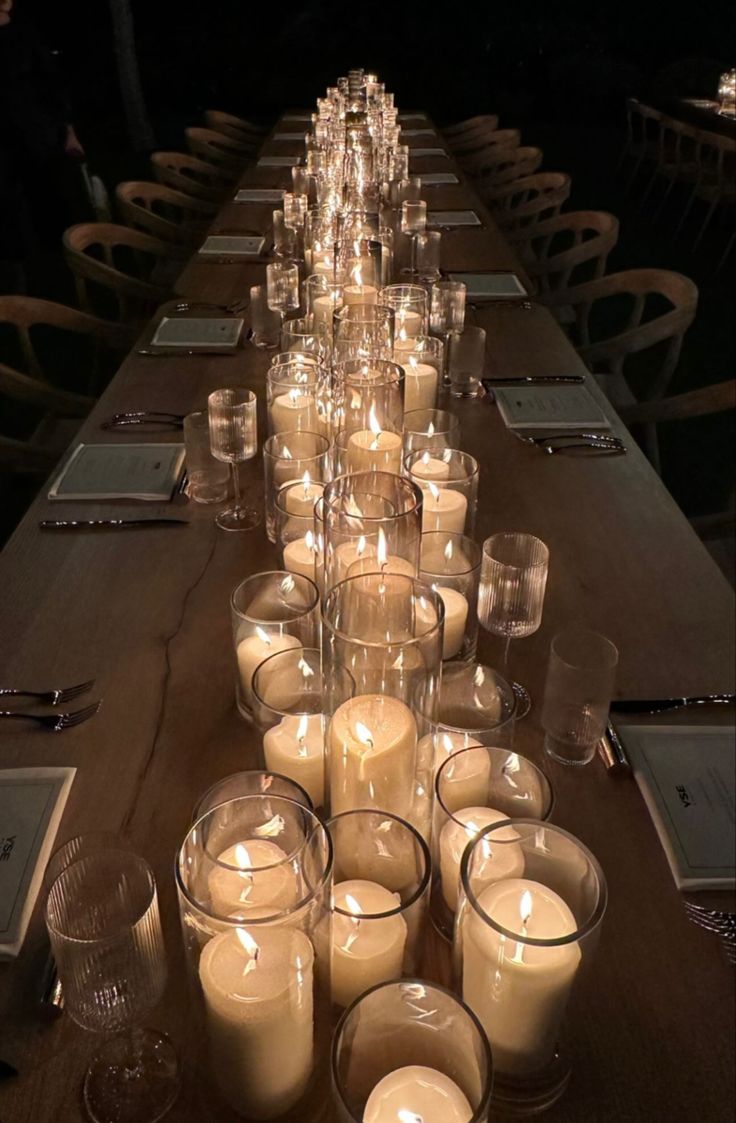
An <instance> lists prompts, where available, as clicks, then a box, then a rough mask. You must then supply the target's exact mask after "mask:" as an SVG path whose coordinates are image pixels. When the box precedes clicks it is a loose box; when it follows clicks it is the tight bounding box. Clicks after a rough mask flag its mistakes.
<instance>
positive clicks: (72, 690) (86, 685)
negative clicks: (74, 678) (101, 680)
mask: <svg viewBox="0 0 736 1123" xmlns="http://www.w3.org/2000/svg"><path fill="white" fill-rule="evenodd" d="M94 684H95V680H94V679H93V678H91V679H88V681H87V682H79V683H77V685H76V686H64V687H62V688H61V690H16V689H14V688H13V687H10V686H0V696H5V697H13V698H21V697H22V698H38V700H39V702H48V704H49V705H50V706H58V705H59V703H60V702H71V700H72V698H78V697H79V695H80V694H86V693H87V691H88V690H91V689H92V687H93V686H94Z"/></svg>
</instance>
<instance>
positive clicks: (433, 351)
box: [394, 335, 444, 413]
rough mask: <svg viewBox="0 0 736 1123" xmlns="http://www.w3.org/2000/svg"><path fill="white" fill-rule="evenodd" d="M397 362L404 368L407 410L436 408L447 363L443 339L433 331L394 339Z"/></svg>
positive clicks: (408, 411)
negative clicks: (436, 337)
mask: <svg viewBox="0 0 736 1123" xmlns="http://www.w3.org/2000/svg"><path fill="white" fill-rule="evenodd" d="M394 362H397V363H399V364H400V365H401V366H402V367H403V368H404V376H405V390H404V409H405V411H406V412H407V413H410V412H413V411H414V410H423V409H434V408H435V406H436V405H437V393H438V390H439V387H440V385H441V383H442V370H443V366H444V348H443V345H442V340H440V339H434V338H433V337H432V336H430V335H417V336H414V337H413V338H411V339H404V340H398V339H397V340H394Z"/></svg>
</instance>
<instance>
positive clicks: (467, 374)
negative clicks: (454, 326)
mask: <svg viewBox="0 0 736 1123" xmlns="http://www.w3.org/2000/svg"><path fill="white" fill-rule="evenodd" d="M485 362H486V332H485V328H477V327H464V328H463V329H462V331H460V332H454V333H453V334H452V335H451V336H450V340H449V346H448V354H447V369H448V373H449V378H450V393H451V394H452V396H453V398H482V397H483V396H484V395H485V390H484V389H483V382H482V379H483V372H484V370H485Z"/></svg>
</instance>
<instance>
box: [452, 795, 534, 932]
mask: <svg viewBox="0 0 736 1123" xmlns="http://www.w3.org/2000/svg"><path fill="white" fill-rule="evenodd" d="M503 819H508V815H504V814H502V812H500V811H494V810H493V809H492V808H490V807H466V808H465V810H463V811H456V812H455V815H454V818H453V819H448V820H447V822H446V823H445V825H444V827H443V828H442V830H441V831H440V841H439V849H440V877H441V879H442V896H443V897H444V898H445V904H446V905H447V907H448V909H449V910H450V912H454V911H455V909H456V908H457V898H458V892H459V889H460V860H461V858H462V856H463V854H464V852H465V847H466V846H467V845H468V843H469V842H471V841H472V839H474V838H475V837H476V836H477V835H478V834H480V832H481V831H482V830H483V828H484V827H489V826H490V825H491V823H500V822H501V821H502V820H503ZM455 820H459V822H456V821H455ZM518 837H519V836H518V835H517V833H516V831H515V830H513V828H512V827H508V828H506V829H505V830H501V831H498V832H497V833H496V838H497V839H498V842H499V843H500V845H494V844H492V843H491V842H483V843H482V844H481V845H482V848H483V854H482V860H481V861H479V862H477V863H476V865H475V866H474V867H473V872H474V878H473V882H474V885H475V886H476V896H477V895H478V892H479V889H478V888H477V887H478V886H480V885H490V884H491V883H492V882H495V881H500V880H501V879H502V878H509V877H520V876H521V874H523V872H524V854H523V852H522V849H521V846H519V844H518V843H517V842H516V841H515V839H517V838H518Z"/></svg>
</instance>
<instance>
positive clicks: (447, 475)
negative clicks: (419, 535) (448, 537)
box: [404, 448, 480, 535]
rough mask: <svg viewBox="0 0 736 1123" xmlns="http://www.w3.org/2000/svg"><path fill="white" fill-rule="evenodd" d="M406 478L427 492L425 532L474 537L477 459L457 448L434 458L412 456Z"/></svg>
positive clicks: (424, 452) (407, 461)
mask: <svg viewBox="0 0 736 1123" xmlns="http://www.w3.org/2000/svg"><path fill="white" fill-rule="evenodd" d="M404 465H405V468H406V472H407V475H408V476H409V477H410V479H412V480H414V481H415V483H417V484H418V485H419V486H420V487H421V488H422V490H423V491H424V493H425V494H424V510H423V519H422V529H423V530H424V532H425V533H429V532H431V531H437V530H444V531H446V532H450V533H454V534H468V535H470V534H472V533H473V530H474V528H475V515H476V511H477V509H478V477H479V471H480V469H479V466H478V461H477V460H476V459H475V457H473V456H471V455H470V453H468V452H461V451H460V450H459V449H456V448H444V449H442V451H437V452H435V453H433V455H431V456H430V455H428V450H427V449H424V450H422V451H421V452H420V451H415V452H411V453H409V455H408V456H407V457H406V458H405V460H404Z"/></svg>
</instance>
